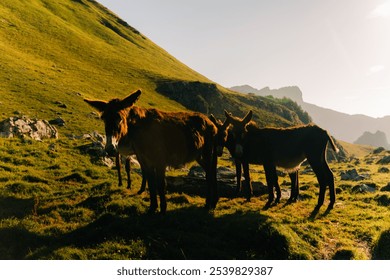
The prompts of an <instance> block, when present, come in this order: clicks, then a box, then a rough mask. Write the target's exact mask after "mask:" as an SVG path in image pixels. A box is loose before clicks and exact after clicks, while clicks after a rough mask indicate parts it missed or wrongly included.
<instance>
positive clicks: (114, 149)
mask: <svg viewBox="0 0 390 280" xmlns="http://www.w3.org/2000/svg"><path fill="white" fill-rule="evenodd" d="M104 149H105V150H106V153H107V155H108V156H109V157H114V156H116V154H117V153H118V148H117V147H116V146H114V145H106V147H105V148H104Z"/></svg>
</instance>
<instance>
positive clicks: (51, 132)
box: [0, 117, 58, 141]
mask: <svg viewBox="0 0 390 280" xmlns="http://www.w3.org/2000/svg"><path fill="white" fill-rule="evenodd" d="M0 136H1V137H4V138H12V137H24V136H28V137H30V138H32V139H34V140H38V141H41V140H42V139H48V138H55V139H57V138H58V131H57V129H56V128H55V127H54V126H53V125H51V124H50V123H49V122H48V121H47V120H39V119H30V118H27V117H10V118H8V119H5V120H3V121H1V122H0Z"/></svg>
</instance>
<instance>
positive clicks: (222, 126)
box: [209, 114, 229, 157]
mask: <svg viewBox="0 0 390 280" xmlns="http://www.w3.org/2000/svg"><path fill="white" fill-rule="evenodd" d="M209 119H210V120H211V121H212V122H213V123H214V125H215V126H216V127H217V135H216V141H217V143H216V149H217V150H216V152H217V156H219V157H220V156H222V153H223V147H224V146H225V143H226V140H227V136H228V134H227V128H228V126H229V123H228V122H227V120H225V122H224V123H222V122H221V121H220V120H217V119H216V118H215V117H214V115H213V114H211V115H210V116H209Z"/></svg>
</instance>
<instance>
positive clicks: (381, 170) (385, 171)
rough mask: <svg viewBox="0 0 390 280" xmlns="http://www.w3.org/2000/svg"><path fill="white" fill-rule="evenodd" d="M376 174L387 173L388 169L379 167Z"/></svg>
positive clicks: (389, 170)
mask: <svg viewBox="0 0 390 280" xmlns="http://www.w3.org/2000/svg"><path fill="white" fill-rule="evenodd" d="M378 172H379V173H389V172H390V169H388V168H387V167H381V168H379V169H378Z"/></svg>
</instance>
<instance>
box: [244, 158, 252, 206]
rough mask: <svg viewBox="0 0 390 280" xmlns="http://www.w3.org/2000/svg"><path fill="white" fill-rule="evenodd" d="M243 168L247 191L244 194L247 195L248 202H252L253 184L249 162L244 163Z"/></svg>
mask: <svg viewBox="0 0 390 280" xmlns="http://www.w3.org/2000/svg"><path fill="white" fill-rule="evenodd" d="M242 168H243V169H244V177H245V188H244V189H245V190H244V193H245V195H246V200H247V201H250V200H251V197H252V192H253V191H252V182H251V176H250V173H249V164H248V163H247V162H242Z"/></svg>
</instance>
